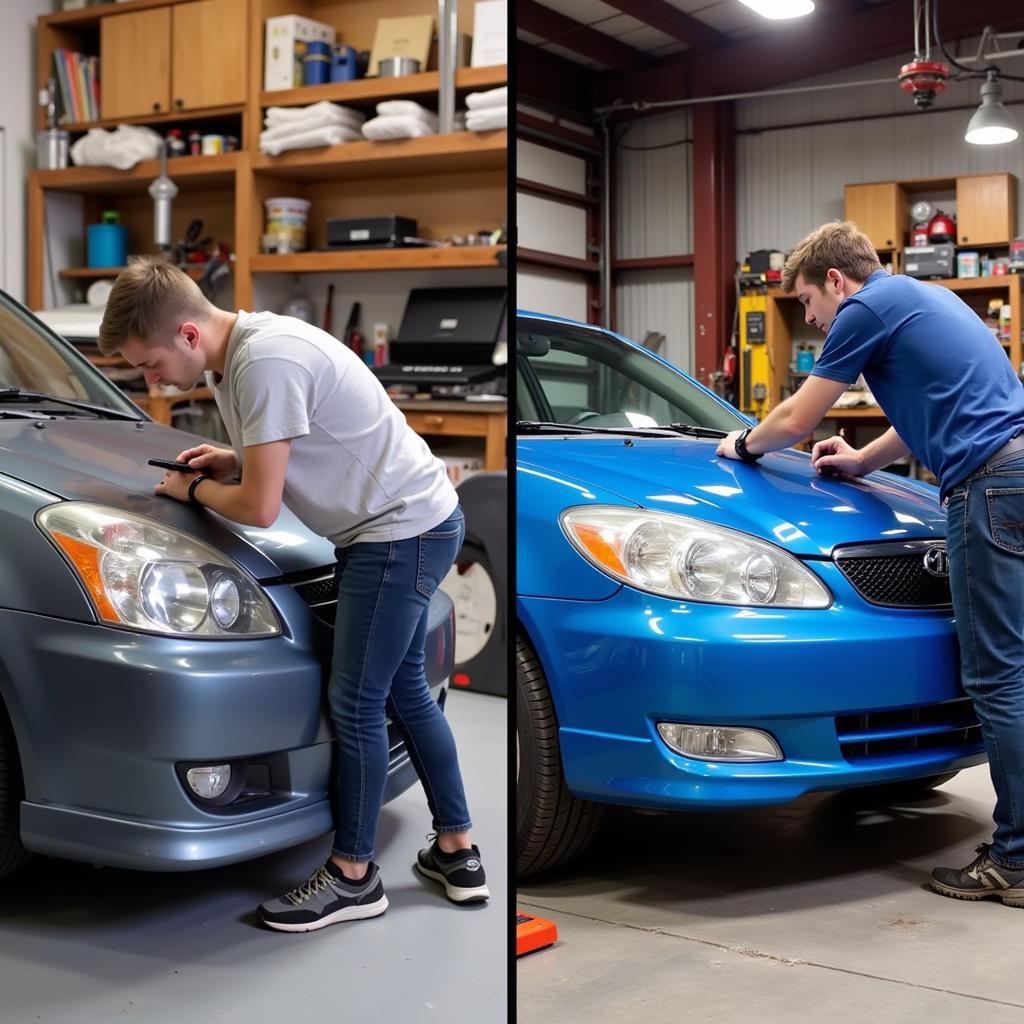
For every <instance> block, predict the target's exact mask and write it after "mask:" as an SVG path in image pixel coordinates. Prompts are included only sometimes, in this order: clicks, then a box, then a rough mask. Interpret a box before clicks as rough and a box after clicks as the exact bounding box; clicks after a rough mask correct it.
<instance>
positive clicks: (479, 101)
mask: <svg viewBox="0 0 1024 1024" xmlns="http://www.w3.org/2000/svg"><path fill="white" fill-rule="evenodd" d="M466 106H467V107H469V109H470V110H482V109H483V108H484V107H507V106H508V86H507V85H503V86H501V88H500V89H488V90H487V92H471V93H470V94H469V95H468V96H467V97H466Z"/></svg>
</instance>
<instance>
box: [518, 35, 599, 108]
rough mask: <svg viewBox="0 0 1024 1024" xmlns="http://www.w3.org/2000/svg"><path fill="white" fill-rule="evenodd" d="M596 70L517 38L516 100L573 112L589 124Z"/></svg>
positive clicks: (593, 104)
mask: <svg viewBox="0 0 1024 1024" xmlns="http://www.w3.org/2000/svg"><path fill="white" fill-rule="evenodd" d="M595 86H596V79H595V77H594V74H593V72H591V71H590V70H589V69H587V68H585V67H582V66H581V65H579V64H574V63H573V62H572V61H571V60H567V59H566V58H565V57H560V56H559V55H558V54H557V53H548V52H547V50H541V49H540V48H539V47H536V46H531V45H530V44H529V43H525V42H523V40H522V39H517V40H516V99H517V100H524V101H526V102H529V101H530V100H531V99H532V100H535V101H536V102H538V103H541V104H543V105H544V106H545V107H546V106H549V105H551V104H556V105H557V107H558V109H560V110H566V111H573V112H575V113H576V114H578V115H579V118H580V120H582V121H583V122H584V123H586V124H589V123H590V121H591V120H592V118H593V116H594V106H595V102H594V95H595V94H594V89H595Z"/></svg>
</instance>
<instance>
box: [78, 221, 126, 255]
mask: <svg viewBox="0 0 1024 1024" xmlns="http://www.w3.org/2000/svg"><path fill="white" fill-rule="evenodd" d="M101 217H102V222H101V223H99V224H90V225H89V226H88V227H87V228H86V229H85V263H86V266H89V267H123V266H124V265H125V263H126V262H127V259H128V229H127V228H126V227H125V226H124V225H123V224H120V223H118V221H119V219H120V218H119V215H118V213H117V210H104V211H103V213H102V214H101Z"/></svg>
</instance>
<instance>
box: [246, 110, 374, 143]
mask: <svg viewBox="0 0 1024 1024" xmlns="http://www.w3.org/2000/svg"><path fill="white" fill-rule="evenodd" d="M365 120H366V115H365V114H363V113H361V112H360V111H358V110H352V109H351V108H350V107H343V106H341V105H340V104H338V103H330V102H328V101H327V100H323V101H321V102H320V103H314V104H312V105H311V106H308V107H268V108H267V114H266V117H264V119H263V123H264V124H265V125H266V130H265V131H262V132H260V149H261V150H262V151H263V152H264V153H269V154H270V155H271V156H277V154H278V153H283V152H284V151H285V150H286V149H309V148H311V147H313V146H334V145H337V144H338V143H339V142H359V141H361V140H362V135H361V134H360V132H359V130H360V128H361V127H362V126H363V122H364V121H365Z"/></svg>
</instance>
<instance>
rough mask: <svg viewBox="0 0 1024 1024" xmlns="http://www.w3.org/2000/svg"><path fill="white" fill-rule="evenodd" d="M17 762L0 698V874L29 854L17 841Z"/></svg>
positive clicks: (11, 869)
mask: <svg viewBox="0 0 1024 1024" xmlns="http://www.w3.org/2000/svg"><path fill="white" fill-rule="evenodd" d="M23 792H24V790H23V784H22V779H21V762H20V761H19V758H18V748H17V744H16V743H15V741H14V730H13V729H12V728H11V722H10V719H9V718H8V717H7V709H6V708H5V707H4V706H3V702H2V701H0V878H4V877H5V876H7V875H9V874H11V873H13V872H14V871H17V870H18V868H20V867H21V866H22V865H23V864H24V863H25V862H26V861H27V860H28V858H29V854H28V851H27V850H26V849H25V847H23V846H22V845H21V827H20V806H21V799H22V795H23Z"/></svg>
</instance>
